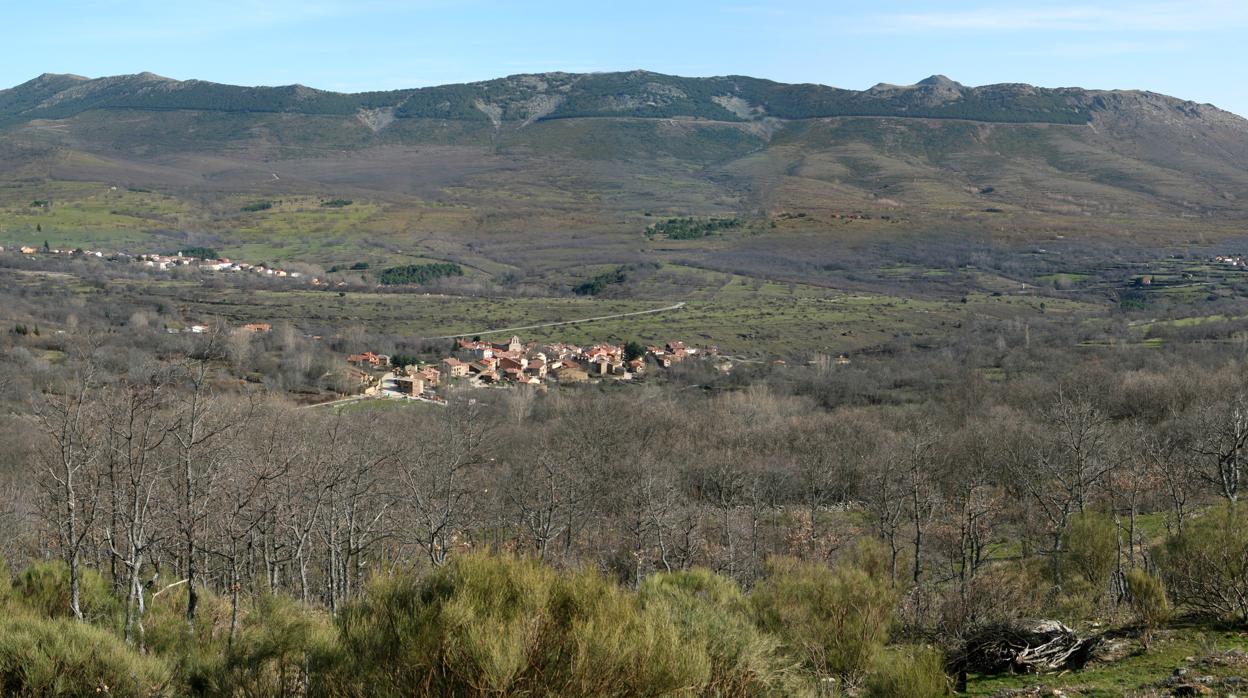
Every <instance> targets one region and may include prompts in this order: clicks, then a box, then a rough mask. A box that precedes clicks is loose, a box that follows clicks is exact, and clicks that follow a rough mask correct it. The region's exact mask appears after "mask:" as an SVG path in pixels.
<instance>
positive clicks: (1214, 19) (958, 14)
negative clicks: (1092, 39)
mask: <svg viewBox="0 0 1248 698" xmlns="http://www.w3.org/2000/svg"><path fill="white" fill-rule="evenodd" d="M875 26H876V28H877V29H884V30H889V29H891V30H903V31H916V30H955V31H985V32H987V31H1029V30H1058V31H1086V32H1106V31H1152V32H1192V31H1202V30H1210V29H1229V28H1235V27H1246V26H1248V3H1245V2H1232V1H1228V0H1186V1H1183V2H1180V1H1178V0H1165V1H1154V2H1143V3H1132V2H1112V3H1105V2H1102V3H1100V4H1089V3H1078V4H1075V3H1064V4H1050V5H1039V6H1036V5H1032V6H1030V7H1010V6H1005V5H985V6H982V7H979V8H976V9H971V10H957V11H936V12H914V13H896V14H887V15H879V16H877V17H876V22H875Z"/></svg>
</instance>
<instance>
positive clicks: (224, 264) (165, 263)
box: [0, 243, 346, 286]
mask: <svg viewBox="0 0 1248 698" xmlns="http://www.w3.org/2000/svg"><path fill="white" fill-rule="evenodd" d="M5 252H14V253H17V254H20V255H23V256H26V257H30V258H34V257H35V256H36V255H53V256H58V257H93V258H96V259H101V260H105V261H109V262H124V263H136V264H140V265H142V266H143V267H146V268H148V269H151V270H154V271H170V270H173V269H177V268H179V267H186V268H194V269H199V270H200V271H206V272H226V273H249V274H255V275H258V276H263V277H268V278H276V279H292V280H300V279H304V278H305V275H304V274H303V273H302V272H297V271H286V270H284V269H281V268H278V267H275V266H270V265H268V264H264V263H259V264H251V263H249V262H241V261H238V260H231V259H229V258H227V257H221V258H205V257H198V256H194V255H189V254H184V253H183V252H176V253H174V254H159V253H154V252H145V253H140V254H129V253H126V252H104V251H101V250H88V249H83V248H80V247H79V248H68V247H65V248H61V247H51V246H49V245H48V244H47V243H44V246H43V247H30V246H28V245H23V246H20V247H16V248H12V249H8V248H5V247H3V246H0V254H2V253H5ZM306 280H307V283H309V284H311V285H313V286H324V285H328V282H326V281H323V280H321V279H319V278H315V277H313V278H309V279H306ZM345 285H346V284H345V283H339V284H338V286H345Z"/></svg>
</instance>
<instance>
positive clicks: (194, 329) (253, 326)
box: [165, 322, 273, 334]
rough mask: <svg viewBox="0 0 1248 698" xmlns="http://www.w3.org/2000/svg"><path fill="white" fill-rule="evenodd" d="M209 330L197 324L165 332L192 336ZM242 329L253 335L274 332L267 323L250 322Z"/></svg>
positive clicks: (205, 326)
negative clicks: (185, 333)
mask: <svg viewBox="0 0 1248 698" xmlns="http://www.w3.org/2000/svg"><path fill="white" fill-rule="evenodd" d="M209 329H211V328H210V327H209V326H208V325H200V324H196V325H187V326H186V328H185V329H181V330H179V329H176V328H173V327H170V328H169V329H167V330H165V331H166V332H168V333H169V334H178V333H179V332H189V333H190V334H204V333H206V332H208V330H209ZM242 329H244V330H246V331H247V332H251V333H252V334H255V333H257V332H270V331H272V330H273V325H272V324H270V323H267V322H249V323H247V324H246V325H243V326H242Z"/></svg>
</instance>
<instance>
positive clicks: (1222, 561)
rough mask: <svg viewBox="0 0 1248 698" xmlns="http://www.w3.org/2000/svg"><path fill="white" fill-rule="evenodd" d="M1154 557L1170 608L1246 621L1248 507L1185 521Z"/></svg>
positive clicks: (1225, 508)
mask: <svg viewBox="0 0 1248 698" xmlns="http://www.w3.org/2000/svg"><path fill="white" fill-rule="evenodd" d="M1156 557H1157V560H1158V567H1159V568H1160V569H1161V572H1162V579H1164V580H1165V582H1166V587H1167V588H1168V589H1169V590H1170V598H1171V599H1173V600H1174V603H1175V605H1176V606H1184V607H1186V608H1188V609H1190V610H1192V611H1195V612H1196V613H1199V614H1202V615H1206V616H1209V617H1213V618H1220V619H1224V620H1232V621H1237V622H1240V623H1245V622H1248V507H1244V506H1242V505H1240V506H1238V507H1236V506H1233V505H1225V506H1222V507H1218V508H1215V509H1213V510H1211V511H1209V512H1207V513H1205V514H1204V515H1203V516H1200V517H1198V518H1193V519H1191V520H1190V521H1189V522H1188V524H1187V525H1186V526H1185V527H1184V528H1183V532H1182V533H1180V534H1176V535H1174V536H1171V537H1170V538H1169V539H1168V540H1167V541H1166V542H1165V543H1164V544H1163V545H1162V547H1161V549H1160V550H1158V551H1157V555H1156Z"/></svg>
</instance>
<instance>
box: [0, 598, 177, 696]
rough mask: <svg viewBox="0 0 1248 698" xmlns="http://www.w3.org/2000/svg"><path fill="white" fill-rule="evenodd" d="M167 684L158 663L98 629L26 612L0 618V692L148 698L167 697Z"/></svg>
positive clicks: (167, 675) (164, 668) (164, 670)
mask: <svg viewBox="0 0 1248 698" xmlns="http://www.w3.org/2000/svg"><path fill="white" fill-rule="evenodd" d="M169 684H170V672H169V668H168V667H167V666H166V665H165V664H164V663H163V662H162V661H160V660H159V659H157V658H155V657H144V656H142V655H139V654H138V653H136V652H134V651H132V650H130V649H129V648H128V647H126V645H125V643H124V642H123V641H122V640H121V639H120V638H118V637H117V636H116V635H114V634H112V633H109V632H108V631H106V630H103V629H101V628H97V627H94V626H91V625H87V624H85V623H81V622H79V621H76V620H69V619H65V618H53V619H48V618H38V617H36V616H35V615H33V614H31V613H30V612H16V613H8V614H6V615H5V616H4V617H3V618H0V694H3V695H6V696H85V695H94V694H97V693H98V694H105V693H106V694H108V695H111V696H122V697H124V696H143V697H145V698H148V697H151V696H163V695H173V692H172V691H171V690H170V688H169Z"/></svg>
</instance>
